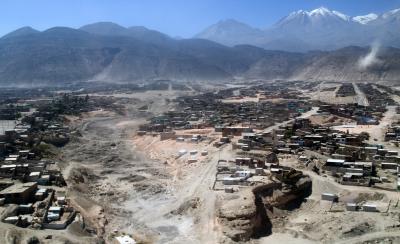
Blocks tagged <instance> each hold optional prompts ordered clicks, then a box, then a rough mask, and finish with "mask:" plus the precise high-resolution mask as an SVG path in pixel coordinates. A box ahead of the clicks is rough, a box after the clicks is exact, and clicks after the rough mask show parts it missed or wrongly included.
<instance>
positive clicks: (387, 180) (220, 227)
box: [0, 81, 400, 243]
mask: <svg viewBox="0 0 400 244" xmlns="http://www.w3.org/2000/svg"><path fill="white" fill-rule="evenodd" d="M73 89H74V88H72V90H73ZM171 90H172V91H171ZM3 93H4V94H3V95H4V97H5V99H4V100H3V101H2V103H1V104H2V106H1V108H0V129H1V130H0V156H1V166H0V173H1V175H0V176H1V191H0V204H1V208H2V209H1V210H2V217H1V221H2V223H3V224H7V225H13V226H15V227H17V228H24V229H31V230H52V231H53V232H51V233H52V234H51V235H50V234H47V235H46V236H44V238H45V239H49V240H51V239H52V238H60V237H58V235H62V233H63V232H62V231H64V230H70V229H74V233H75V232H79V233H81V235H83V236H84V237H82V238H87V239H86V240H87V241H98V240H100V239H106V240H108V241H111V242H113V243H135V242H143V241H147V240H149V238H150V237H149V236H153V235H154V234H155V233H158V234H157V235H159V236H160V237H159V238H160V240H164V241H171V240H173V238H174V237H172V236H170V233H169V230H167V229H166V230H163V229H162V228H161V229H157V228H156V232H155V230H154V228H155V227H153V226H157V222H151V221H149V220H148V223H146V224H144V223H143V224H140V225H138V224H137V223H141V221H144V219H146V218H144V217H143V216H142V214H141V211H146V208H143V206H142V205H139V204H140V202H149V201H153V202H154V203H153V204H161V203H162V204H164V208H163V209H160V211H159V213H153V215H151V216H152V217H155V216H157V217H156V219H157V218H158V219H165V221H168V222H170V223H171V222H174V221H177V222H176V223H179V221H183V220H185V221H190V219H192V218H195V219H197V220H196V222H194V223H192V224H191V228H201V227H202V226H204V225H207V226H209V225H210V223H213V224H211V225H212V226H214V227H213V228H216V230H217V231H218V232H221V233H222V237H219V238H220V239H221V240H225V241H228V240H229V241H234V242H241V241H249V240H255V239H259V238H267V239H266V240H268V238H269V236H270V235H271V233H282V232H283V231H285V232H289V233H295V234H293V235H297V236H300V237H299V238H301V239H313V240H320V241H322V240H323V241H327V240H335V238H336V237H335V236H334V233H330V232H328V231H327V230H326V229H321V230H320V231H317V232H316V231H315V230H316V229H318V228H321V227H319V225H320V224H321V223H324V222H323V221H324V219H325V218H327V219H330V220H331V221H332V223H340V224H341V226H344V227H342V228H343V229H342V230H337V231H339V232H340V233H342V234H341V235H343V237H342V238H344V240H345V239H346V238H349V237H352V236H357V232H359V231H364V232H369V231H372V230H373V229H374V228H378V227H376V226H375V225H374V224H375V222H373V221H372V222H371V219H374V218H376V217H374V216H376V215H379V218H382V219H383V220H382V222H384V226H385V227H384V229H381V230H380V231H382V232H386V231H394V230H397V229H398V228H400V223H399V220H398V218H396V217H395V216H399V214H400V206H398V204H399V197H398V195H397V190H399V189H400V173H399V167H398V163H399V161H400V155H399V149H398V146H399V141H400V129H399V128H400V120H399V118H400V116H399V114H398V112H399V111H400V110H399V109H398V101H400V100H399V96H398V92H396V91H395V90H392V89H391V88H388V87H386V86H382V85H375V84H370V83H357V84H356V83H338V82H313V83H307V82H303V81H301V82H296V81H292V82H284V81H280V82H273V83H270V84H268V85H266V84H257V83H255V84H253V85H250V86H240V85H239V86H238V87H235V88H221V87H216V88H207V89H202V88H198V87H196V89H193V87H189V86H185V85H179V84H175V83H169V82H167V81H162V82H157V83H154V84H151V85H149V86H147V87H145V88H143V87H142V88H140V89H138V88H137V87H129V86H118V87H113V88H112V89H111V88H108V87H101V86H100V87H97V88H96V89H95V90H90V89H83V90H82V89H79V90H77V91H72V92H58V91H55V90H51V89H50V90H45V91H42V92H38V93H35V92H28V93H24V92H23V91H21V90H20V91H18V92H15V91H12V90H8V91H7V90H5V91H3ZM160 96H161V97H160ZM163 96H165V97H164V98H163ZM115 118H119V119H118V121H117V122H111V123H110V121H114V120H115ZM131 123H134V126H133V127H130V126H131V125H130V124H131ZM116 129H117V130H118V131H117V132H114V131H113V130H116ZM108 130H110V131H109V132H107V131H108ZM104 133H106V134H104ZM99 136H101V137H99ZM115 136H116V137H115ZM91 138H92V139H91ZM121 143H122V144H121ZM127 147H128V148H129V147H133V148H134V150H135V152H136V154H132V155H131V156H129V157H128V156H124V155H123V154H124V152H126V150H132V149H128V148H127ZM94 150H95V151H96V152H97V155H96V156H94V155H93V154H91V152H92V151H94ZM115 150H118V151H115ZM138 152H142V153H140V154H139V153H138ZM133 155H135V156H133ZM139 155H140V156H139ZM93 157H94V158H93ZM132 158H135V159H132ZM145 158H146V159H145ZM91 160H94V162H93V163H91V162H92V161H91ZM132 160H133V161H132ZM125 162H126V163H125ZM91 165H93V166H91ZM188 182H190V183H188ZM110 184H113V188H110ZM178 189H180V191H179V190H178ZM84 199H87V200H84ZM89 199H90V200H89ZM88 201H93V203H92V205H91V207H88V206H85V205H87V204H88ZM104 201H111V202H110V203H109V205H107V204H102V202H104ZM177 202H178V206H177V207H176V206H175V207H174V205H175V204H176V203H177ZM126 203H129V206H128V205H126V207H124V206H125V205H124V204H126ZM173 203H174V204H173ZM142 208H143V209H142ZM93 209H96V211H95V214H93V213H92V211H94V210H93ZM135 209H136V211H135ZM141 209H142V210H141ZM121 211H122V212H121ZM204 211H206V212H207V211H211V212H210V214H207V215H203V214H202V212H204ZM120 212H121V214H129V215H130V218H132V219H133V222H130V221H129V222H121V221H119V217H118V216H119V214H120ZM344 213H347V214H346V217H345V218H352V217H351V216H353V217H354V216H355V215H356V214H358V215H357V216H358V218H357V220H355V222H354V223H352V222H349V223H344V222H345V219H343V220H342V219H341V218H338V217H337V216H338V215H340V214H344ZM295 219H297V222H296V221H295ZM301 219H302V220H301ZM136 221H138V222H136ZM364 225H366V226H364ZM359 226H361V227H359ZM332 228H333V229H334V228H335V227H332ZM357 228H362V230H360V229H357ZM76 229H78V230H79V231H78V230H76ZM132 230H133V231H132ZM178 230H179V229H178ZM300 230H302V231H300ZM57 231H59V233H57ZM203 231H205V230H203ZM214 231H215V230H214ZM33 233H35V232H33ZM82 233H83V234H82ZM189 233H191V232H190V231H189V232H188V235H190V234H189ZM202 233H203V232H202V231H200V232H199V235H201V234H202ZM75 234H76V233H75ZM180 235H183V236H184V235H185V233H180ZM34 236H35V234H34ZM39 236H40V235H39ZM53 236H54V237H53ZM32 238H33V237H32ZM171 238H172V239H171ZM199 238H200V237H199ZM204 238H206V239H204V240H205V241H207V240H209V239H207V238H214V237H213V236H209V237H204Z"/></svg>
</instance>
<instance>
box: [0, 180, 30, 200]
mask: <svg viewBox="0 0 400 244" xmlns="http://www.w3.org/2000/svg"><path fill="white" fill-rule="evenodd" d="M36 190H37V183H36V182H28V183H16V184H13V185H11V186H9V187H7V188H6V189H4V190H2V191H0V198H4V199H5V203H28V202H29V201H30V200H32V199H33V198H34V194H35V192H36Z"/></svg>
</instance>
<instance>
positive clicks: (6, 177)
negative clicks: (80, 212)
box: [0, 95, 87, 229]
mask: <svg viewBox="0 0 400 244" xmlns="http://www.w3.org/2000/svg"><path fill="white" fill-rule="evenodd" d="M85 101H86V102H87V98H85V97H82V98H81V97H79V98H75V97H69V96H66V95H64V96H62V97H61V98H59V99H55V100H53V99H50V100H49V99H38V100H26V101H25V102H26V104H28V105H26V107H27V108H26V110H25V114H23V116H22V117H21V118H20V119H19V120H15V126H13V128H9V129H7V130H5V131H4V133H1V134H0V207H1V208H6V209H7V214H6V215H4V216H3V217H2V219H1V221H3V222H5V223H9V224H14V225H17V226H20V227H31V228H35V229H42V228H45V229H64V228H66V226H67V225H68V224H69V223H71V222H72V221H73V220H74V219H75V216H76V213H77V212H76V211H75V210H74V208H73V207H72V206H71V204H70V203H69V200H68V199H67V198H66V196H65V193H63V191H62V190H60V187H61V189H62V187H64V186H65V185H66V184H65V181H64V178H63V175H62V173H61V171H60V169H59V168H58V167H57V165H56V163H55V161H54V160H52V159H50V158H48V157H47V156H48V155H49V154H50V153H51V150H50V148H51V147H54V146H55V147H61V146H63V145H65V144H66V143H67V142H68V141H69V137H70V131H69V129H68V127H66V126H64V125H63V121H62V117H61V116H60V115H62V114H65V113H68V112H71V113H75V110H77V111H82V109H86V107H85ZM15 107H17V106H15ZM32 108H34V109H32ZM2 111H3V112H4V111H5V110H2ZM27 111H30V112H27ZM8 113H15V111H13V110H8ZM10 118H11V117H10ZM54 188H57V189H58V190H57V191H55V190H54Z"/></svg>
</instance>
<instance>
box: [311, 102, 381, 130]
mask: <svg viewBox="0 0 400 244" xmlns="http://www.w3.org/2000/svg"><path fill="white" fill-rule="evenodd" d="M385 112H386V107H385V106H361V105H358V104H357V103H354V104H322V105H321V106H320V109H319V113H321V114H333V115H336V116H340V117H343V118H348V119H352V120H354V121H356V122H357V124H359V125H377V124H379V121H380V120H381V118H382V117H383V114H384V113H385Z"/></svg>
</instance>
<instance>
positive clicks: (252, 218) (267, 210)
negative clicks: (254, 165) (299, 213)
mask: <svg viewBox="0 0 400 244" xmlns="http://www.w3.org/2000/svg"><path fill="white" fill-rule="evenodd" d="M311 187H312V184H311V179H310V177H309V176H306V175H303V174H302V173H301V172H299V171H295V170H288V171H285V173H284V174H283V175H282V176H279V177H276V178H275V177H271V180H270V181H269V182H265V183H262V184H261V183H260V184H257V185H256V186H255V187H248V188H244V189H243V190H240V191H239V192H237V193H234V194H230V195H224V198H223V199H222V200H221V203H220V204H221V206H220V208H219V209H218V213H217V216H218V221H219V223H220V224H221V226H222V227H221V228H222V232H223V234H224V235H225V236H226V237H228V238H229V239H230V240H232V241H236V242H237V241H248V240H250V239H251V238H257V237H261V236H267V235H270V234H271V233H272V227H273V223H272V222H271V219H272V218H273V215H274V210H275V209H282V210H292V209H294V208H296V207H298V206H299V204H301V202H302V201H303V200H304V198H305V197H307V196H308V195H309V194H310V193H311Z"/></svg>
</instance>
